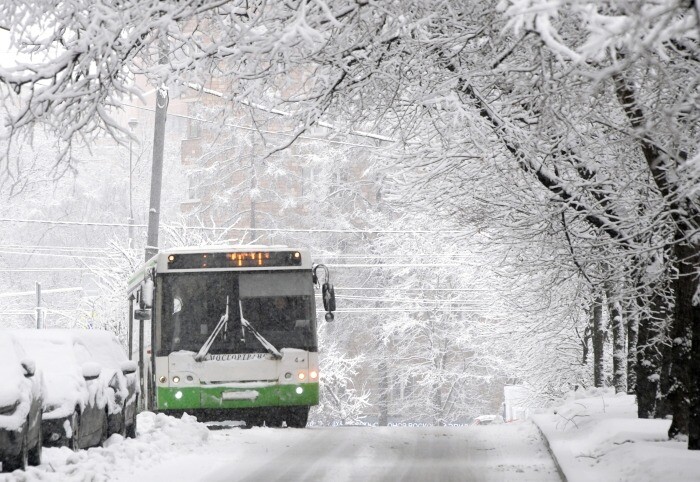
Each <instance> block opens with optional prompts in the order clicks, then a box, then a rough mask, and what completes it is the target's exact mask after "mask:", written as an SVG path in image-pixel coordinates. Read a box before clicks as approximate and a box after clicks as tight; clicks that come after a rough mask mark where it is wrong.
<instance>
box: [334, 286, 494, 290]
mask: <svg viewBox="0 0 700 482" xmlns="http://www.w3.org/2000/svg"><path fill="white" fill-rule="evenodd" d="M334 289H335V290H345V291H387V290H391V291H490V290H488V289H486V288H401V287H399V286H387V287H386V288H380V287H377V286H372V287H366V288H365V287H361V286H359V287H352V288H350V287H348V288H343V287H340V286H335V287H334Z"/></svg>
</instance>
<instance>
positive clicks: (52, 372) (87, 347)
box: [15, 330, 138, 450]
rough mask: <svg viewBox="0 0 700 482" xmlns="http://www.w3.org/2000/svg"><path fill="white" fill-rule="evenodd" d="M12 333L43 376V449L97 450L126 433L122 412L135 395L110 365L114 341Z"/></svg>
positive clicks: (101, 335)
mask: <svg viewBox="0 0 700 482" xmlns="http://www.w3.org/2000/svg"><path fill="white" fill-rule="evenodd" d="M15 333H16V335H17V337H18V338H19V339H20V340H21V342H22V344H23V345H24V347H25V348H26V350H27V351H28V353H30V354H31V355H32V356H33V357H34V358H35V359H36V362H37V365H38V366H39V367H41V368H42V369H43V370H44V372H45V375H46V386H47V390H46V400H45V406H44V416H43V419H44V421H43V432H44V443H45V444H47V445H55V446H68V447H70V448H72V449H73V450H77V449H80V448H86V447H92V446H96V445H100V444H101V443H102V442H104V440H106V439H107V437H108V436H109V435H110V434H111V433H114V432H122V433H126V431H127V430H128V428H127V425H129V423H125V421H124V420H125V419H124V414H125V410H124V408H125V406H128V407H131V406H132V405H133V404H134V402H135V400H134V393H137V390H138V389H137V388H135V387H136V384H135V383H133V382H132V383H131V384H130V383H129V382H128V380H126V379H125V378H126V375H125V374H124V372H123V371H122V370H121V369H120V368H121V367H119V366H117V364H118V363H119V362H117V361H113V360H112V359H113V358H116V355H114V351H115V350H116V348H115V347H114V343H116V344H117V345H116V346H117V348H121V347H119V346H118V342H117V341H116V338H115V337H114V335H112V334H109V333H106V332H97V331H96V332H95V333H92V334H89V333H87V332H84V331H82V330H18V331H16V332H15ZM122 355H123V350H122ZM123 359H124V360H125V359H126V356H125V355H123ZM128 365H129V366H128V367H127V366H125V367H124V368H125V370H124V371H126V372H129V373H133V372H134V371H135V366H133V363H131V362H129V364H128ZM131 376H132V377H133V375H131ZM129 386H131V387H132V392H130V391H129ZM125 404H126V405H125ZM129 416H130V417H131V418H130V419H126V420H128V421H130V425H132V426H133V427H134V431H135V410H133V409H131V412H130V413H129Z"/></svg>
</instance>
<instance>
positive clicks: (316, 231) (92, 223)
mask: <svg viewBox="0 0 700 482" xmlns="http://www.w3.org/2000/svg"><path fill="white" fill-rule="evenodd" d="M0 222H10V223H36V224H51V225H65V226H101V227H127V228H128V227H129V226H133V227H135V228H145V227H147V225H145V224H128V223H104V222H96V221H54V220H47V219H13V218H0ZM161 226H163V227H169V228H172V229H178V228H183V229H191V230H197V229H200V230H203V231H242V232H249V231H264V232H270V233H305V234H321V233H328V234H457V235H468V234H472V232H470V231H459V230H435V231H430V230H424V229H411V230H401V229H299V228H237V227H227V228H224V227H221V228H219V227H209V226H170V225H167V224H162V225H161Z"/></svg>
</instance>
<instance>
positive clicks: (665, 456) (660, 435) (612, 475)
mask: <svg viewBox="0 0 700 482" xmlns="http://www.w3.org/2000/svg"><path fill="white" fill-rule="evenodd" d="M532 419H533V420H534V422H535V423H536V424H537V425H538V426H539V427H540V430H541V431H542V433H543V434H544V435H545V437H546V438H547V440H548V442H549V445H550V448H551V450H552V453H553V454H554V456H555V458H556V460H557V462H558V464H559V466H560V467H561V469H562V471H563V473H564V475H565V476H566V478H567V479H568V481H569V482H577V481H596V482H600V481H618V480H625V481H626V480H634V481H636V482H644V481H649V482H652V481H654V482H656V481H659V480H669V481H671V480H672V481H674V482H679V481H700V452H696V451H689V450H687V443H685V442H676V441H669V440H668V436H667V431H668V427H669V425H670V423H671V422H670V421H668V420H643V419H638V418H637V405H636V402H635V399H634V396H632V395H625V394H618V395H615V393H614V391H612V390H609V389H605V390H600V389H598V390H595V389H594V390H589V391H585V392H584V391H581V392H572V393H570V394H569V396H568V398H567V399H566V400H565V401H563V402H562V404H561V405H560V406H558V407H557V408H554V409H550V410H548V411H547V412H546V413H541V414H537V415H534V416H533V417H532Z"/></svg>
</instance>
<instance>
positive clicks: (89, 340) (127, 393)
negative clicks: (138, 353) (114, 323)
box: [68, 330, 140, 438]
mask: <svg viewBox="0 0 700 482" xmlns="http://www.w3.org/2000/svg"><path fill="white" fill-rule="evenodd" d="M68 331H69V332H70V335H71V336H72V337H73V339H74V340H75V341H76V342H79V343H82V344H83V345H84V346H85V347H87V349H88V350H89V351H90V353H91V354H92V356H93V358H94V360H95V361H96V362H97V363H98V364H99V365H100V366H101V367H102V376H103V378H104V379H107V378H109V382H108V387H109V388H111V389H112V391H113V393H110V394H109V397H108V399H107V402H108V414H109V435H112V434H114V433H118V434H121V435H122V436H124V437H132V438H133V437H136V414H137V408H138V397H139V393H140V386H139V377H138V373H137V368H138V365H137V363H136V362H135V361H132V360H129V358H128V357H127V356H126V352H125V351H124V348H123V347H122V345H121V343H119V339H118V338H117V337H116V335H114V333H111V332H108V331H103V330H68Z"/></svg>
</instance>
